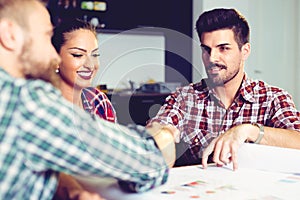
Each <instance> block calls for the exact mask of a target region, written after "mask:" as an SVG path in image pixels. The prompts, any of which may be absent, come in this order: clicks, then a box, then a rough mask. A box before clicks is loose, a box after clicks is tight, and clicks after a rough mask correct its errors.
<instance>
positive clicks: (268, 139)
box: [248, 126, 300, 149]
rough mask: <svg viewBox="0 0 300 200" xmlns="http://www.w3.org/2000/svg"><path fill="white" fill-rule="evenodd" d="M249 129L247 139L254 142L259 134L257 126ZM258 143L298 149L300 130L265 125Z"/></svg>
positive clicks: (299, 145)
mask: <svg viewBox="0 0 300 200" xmlns="http://www.w3.org/2000/svg"><path fill="white" fill-rule="evenodd" d="M253 128H254V130H253ZM250 130H252V131H249V134H248V140H250V141H252V142H254V141H255V140H256V138H257V137H258V135H259V130H258V128H257V127H251V129H250ZM260 144H264V145H270V146H278V147H284V148H295V149H300V132H298V131H295V130H288V129H281V128H272V127H267V126H265V127H264V136H263V138H262V140H261V141H260Z"/></svg>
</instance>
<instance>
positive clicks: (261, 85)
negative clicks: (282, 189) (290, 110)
mask: <svg viewBox="0 0 300 200" xmlns="http://www.w3.org/2000/svg"><path fill="white" fill-rule="evenodd" d="M245 87H246V88H247V87H248V88H251V89H252V90H253V92H254V93H257V92H258V93H278V92H280V93H281V92H286V91H285V90H284V89H282V88H280V87H278V86H274V85H271V84H269V83H267V82H266V81H263V80H255V79H247V80H246V83H245Z"/></svg>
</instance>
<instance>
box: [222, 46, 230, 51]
mask: <svg viewBox="0 0 300 200" xmlns="http://www.w3.org/2000/svg"><path fill="white" fill-rule="evenodd" d="M229 49H230V48H229V47H220V50H222V51H227V50H229Z"/></svg>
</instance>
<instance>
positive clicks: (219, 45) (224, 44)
mask: <svg viewBox="0 0 300 200" xmlns="http://www.w3.org/2000/svg"><path fill="white" fill-rule="evenodd" d="M227 45H230V44H229V43H221V44H218V45H217V47H223V46H227Z"/></svg>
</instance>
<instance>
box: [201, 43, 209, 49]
mask: <svg viewBox="0 0 300 200" xmlns="http://www.w3.org/2000/svg"><path fill="white" fill-rule="evenodd" d="M200 46H201V47H203V48H205V49H210V47H209V46H206V45H205V44H201V45H200Z"/></svg>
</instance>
